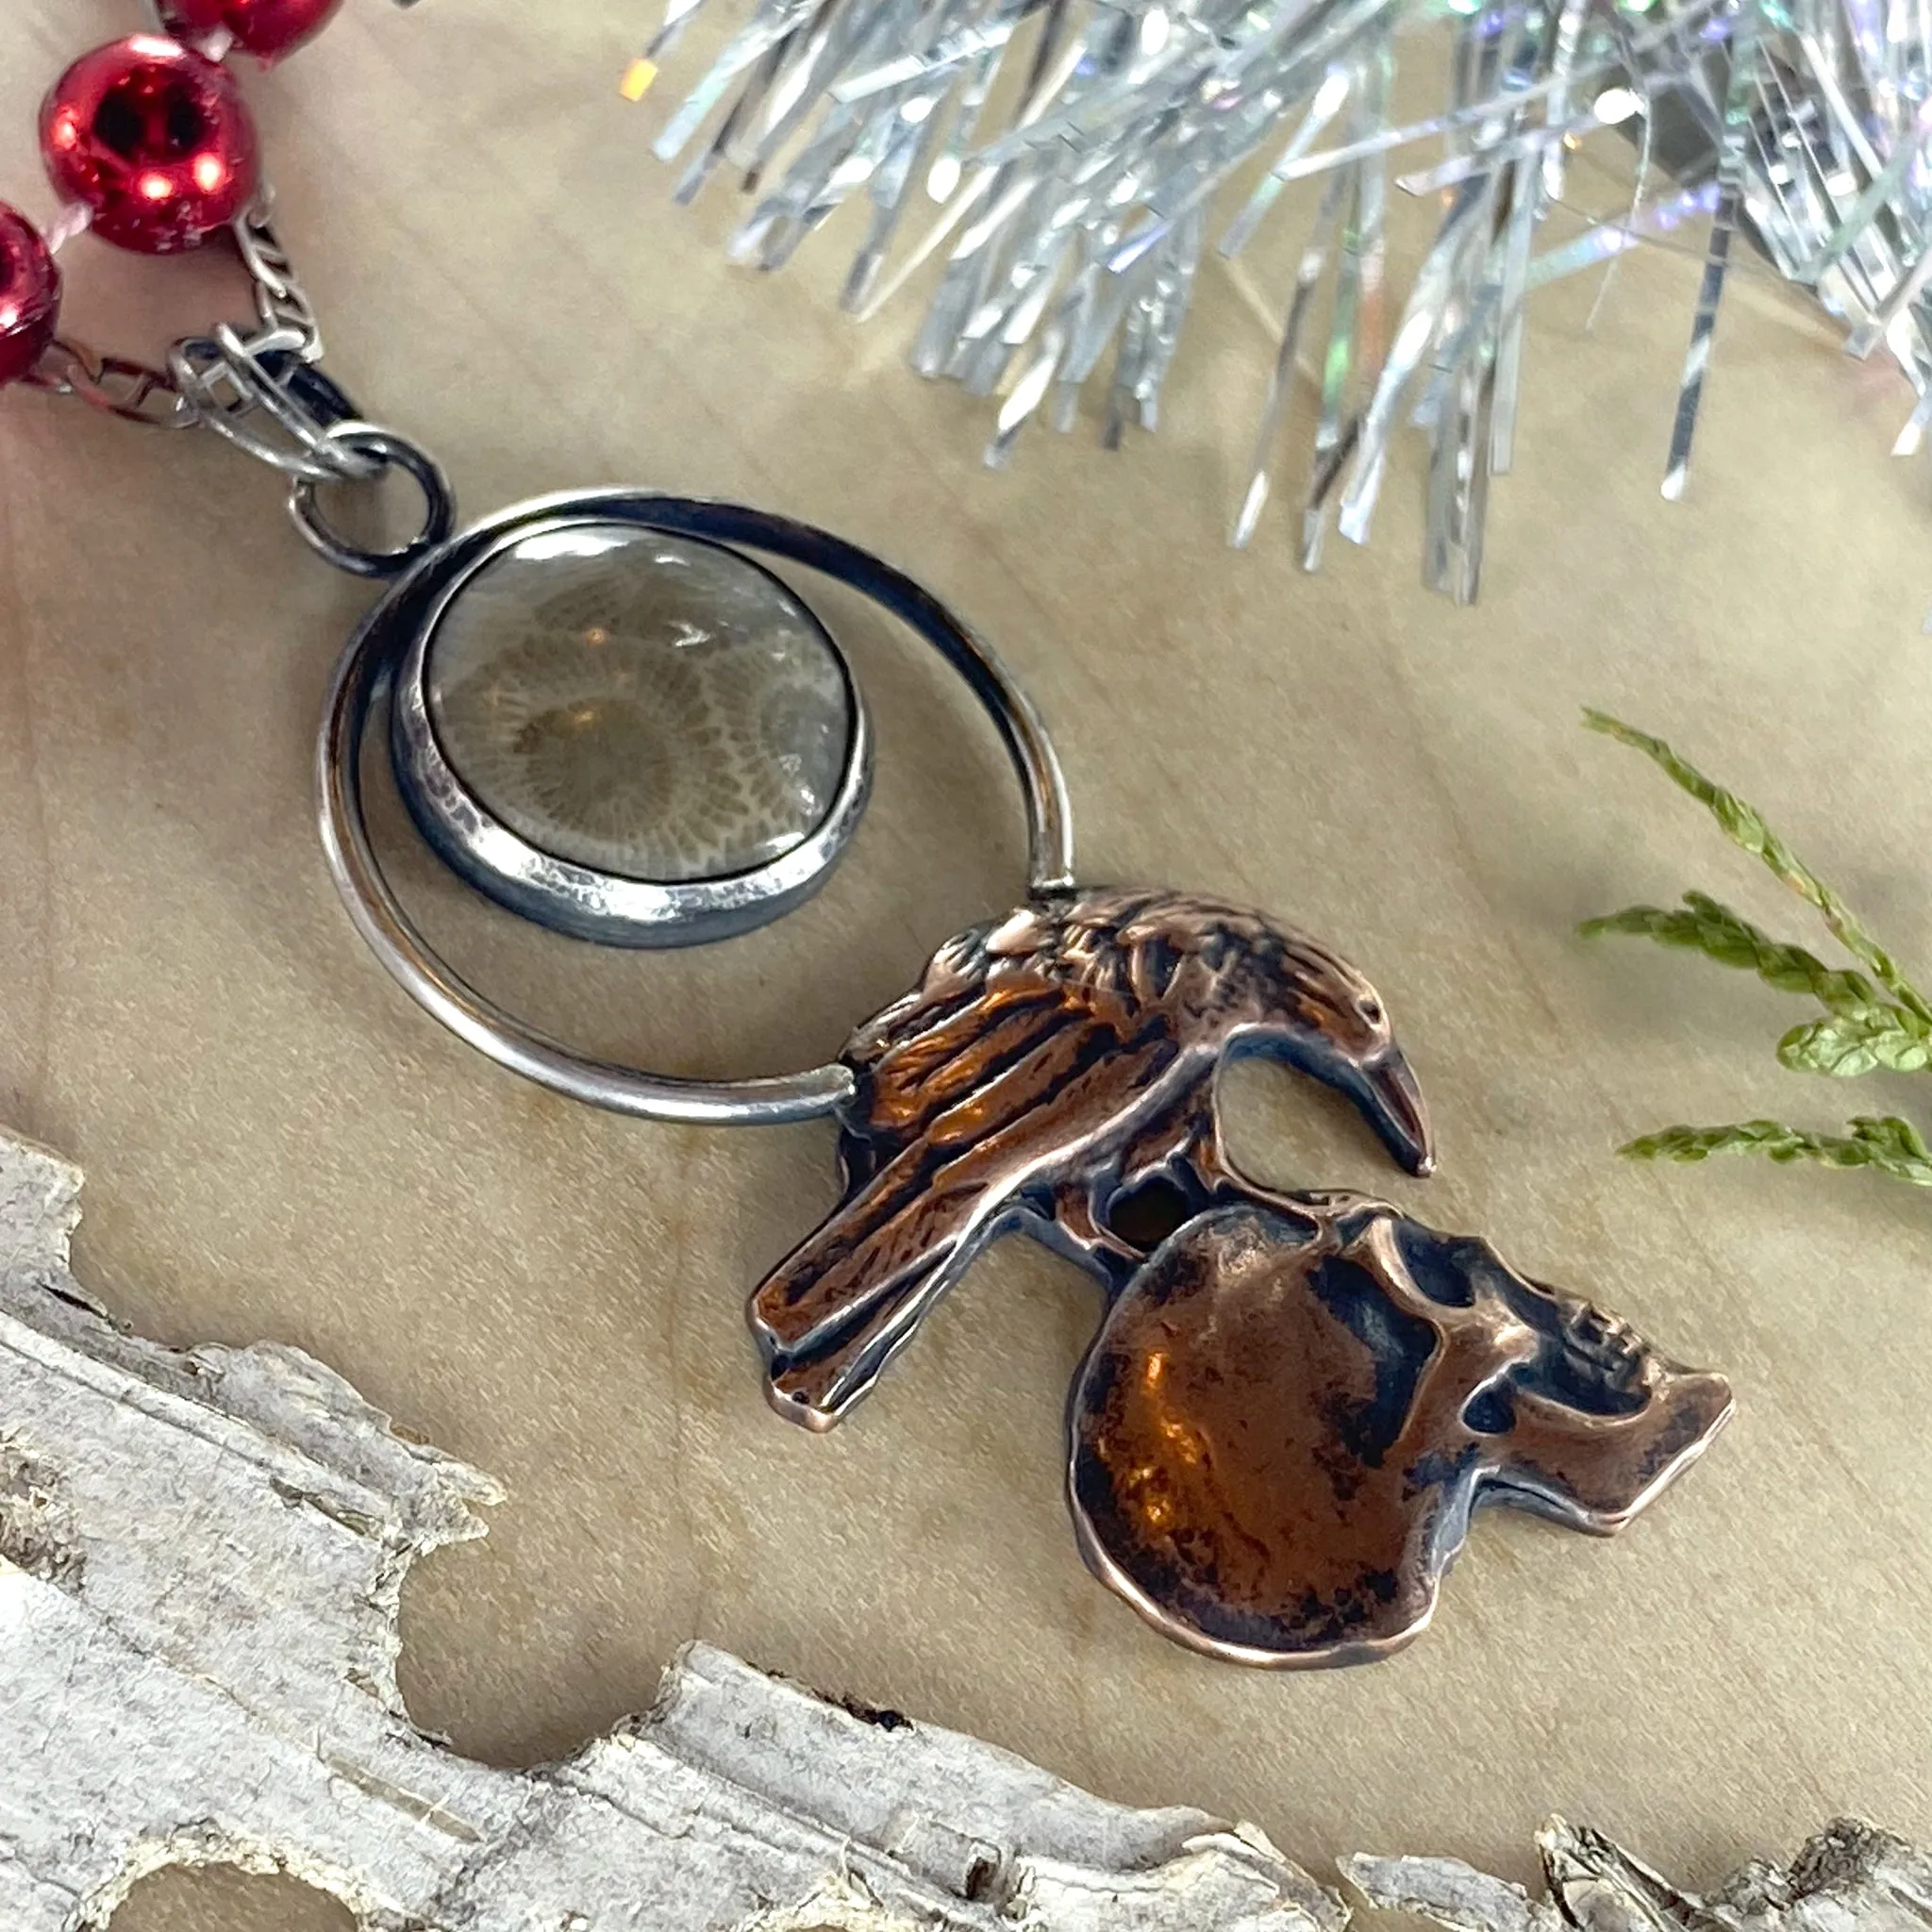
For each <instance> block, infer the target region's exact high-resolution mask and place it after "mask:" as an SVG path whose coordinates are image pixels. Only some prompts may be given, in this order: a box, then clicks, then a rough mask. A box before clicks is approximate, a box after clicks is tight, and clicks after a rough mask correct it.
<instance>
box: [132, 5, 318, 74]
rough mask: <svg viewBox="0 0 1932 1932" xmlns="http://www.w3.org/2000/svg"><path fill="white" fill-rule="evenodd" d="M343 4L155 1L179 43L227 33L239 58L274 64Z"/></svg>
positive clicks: (164, 20)
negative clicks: (251, 56) (252, 57)
mask: <svg viewBox="0 0 1932 1932" xmlns="http://www.w3.org/2000/svg"><path fill="white" fill-rule="evenodd" d="M341 4H342V0H160V13H161V21H162V24H163V25H165V26H166V27H167V29H168V31H169V32H170V33H171V34H178V35H179V36H180V37H181V38H182V39H183V40H184V41H198V40H201V39H202V38H203V37H204V36H206V35H208V34H219V33H228V34H231V35H233V37H234V41H235V44H236V45H237V46H238V47H240V48H241V49H242V52H243V53H244V54H254V55H256V56H257V57H258V58H260V59H263V60H278V59H280V58H281V57H282V56H283V55H284V54H289V53H292V52H293V51H294V50H295V48H297V47H299V46H300V45H301V44H302V42H304V41H306V40H308V39H310V38H312V37H313V36H314V35H316V34H319V33H320V32H321V31H322V30H323V28H324V27H325V26H326V25H328V21H329V16H330V15H331V14H333V13H334V12H335V10H336V8H338V7H340V6H341Z"/></svg>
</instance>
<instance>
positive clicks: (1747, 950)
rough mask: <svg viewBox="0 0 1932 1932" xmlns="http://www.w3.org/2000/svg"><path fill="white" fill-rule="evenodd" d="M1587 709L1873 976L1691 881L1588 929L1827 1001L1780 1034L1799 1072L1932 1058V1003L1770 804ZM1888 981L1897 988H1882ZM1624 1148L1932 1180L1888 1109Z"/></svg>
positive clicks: (1916, 1139)
mask: <svg viewBox="0 0 1932 1932" xmlns="http://www.w3.org/2000/svg"><path fill="white" fill-rule="evenodd" d="M1583 717H1584V723H1585V724H1586V725H1588V726H1589V728H1590V729H1591V730H1592V731H1601V732H1603V733H1604V734H1605V735H1606V736H1607V737H1609V738H1614V739H1616V740H1617V741H1619V742H1620V743H1623V744H1627V745H1631V746H1633V747H1634V748H1635V749H1637V750H1638V751H1641V752H1642V753H1644V754H1645V755H1646V756H1647V757H1648V758H1651V759H1652V760H1654V761H1655V762H1656V763H1657V765H1658V766H1659V767H1660V768H1661V769H1662V770H1663V771H1664V772H1665V773H1667V774H1669V775H1670V777H1671V778H1672V779H1673V780H1674V782H1675V783H1676V784H1677V785H1678V786H1679V787H1681V788H1682V790H1684V791H1687V792H1689V793H1690V794H1691V797H1692V798H1694V799H1696V800H1697V801H1698V803H1699V804H1701V805H1702V806H1704V807H1705V808H1706V809H1707V810H1708V811H1709V812H1710V814H1711V816H1712V817H1713V818H1715V819H1716V820H1717V822H1718V824H1720V825H1721V826H1722V827H1723V828H1724V832H1725V834H1726V836H1727V837H1729V838H1730V840H1731V841H1732V842H1733V843H1734V844H1737V845H1739V846H1740V847H1742V849H1743V850H1744V851H1746V852H1748V853H1750V854H1751V855H1752V856H1753V857H1754V858H1757V859H1760V860H1761V861H1762V862H1763V863H1764V865H1765V866H1766V867H1767V868H1768V869H1769V870H1770V871H1771V873H1772V874H1774V876H1775V877H1777V878H1778V879H1780V880H1782V881H1783V883H1784V884H1785V885H1787V886H1789V887H1790V890H1791V891H1794V892H1795V893H1797V895H1798V896H1799V897H1800V898H1801V899H1803V900H1804V901H1805V902H1806V904H1807V905H1808V906H1810V907H1812V908H1814V909H1815V910H1816V911H1817V912H1818V913H1819V915H1820V916H1821V917H1822V918H1823V920H1824V924H1825V927H1826V929H1827V930H1828V931H1829V932H1831V934H1832V935H1833V936H1834V937H1835V938H1836V939H1837V940H1838V941H1839V942H1840V944H1841V945H1842V946H1843V947H1844V948H1845V950H1846V951H1847V952H1849V953H1850V954H1851V955H1852V957H1853V958H1855V959H1857V961H1858V962H1859V964H1860V965H1862V966H1863V967H1864V968H1865V969H1866V972H1867V973H1869V974H1871V978H1867V977H1866V975H1865V974H1864V973H1859V972H1856V971H1854V970H1852V969H1850V968H1846V967H1833V966H1827V965H1826V964H1825V963H1824V961H1823V960H1822V959H1820V958H1817V957H1816V956H1815V955H1813V954H1811V953H1809V952H1807V950H1806V949H1805V948H1804V947H1803V946H1798V945H1793V944H1791V943H1790V942H1789V941H1784V940H1777V939H1774V938H1772V937H1771V936H1770V935H1769V934H1767V933H1764V932H1761V931H1760V930H1759V929H1758V928H1757V926H1755V925H1753V924H1751V923H1750V922H1749V921H1748V920H1746V919H1742V918H1740V916H1739V915H1738V914H1737V913H1735V912H1733V911H1732V910H1731V909H1730V908H1728V907H1726V906H1724V905H1721V904H1720V903H1719V902H1718V901H1717V900H1715V899H1713V898H1711V897H1710V896H1709V895H1708V894H1707V893H1704V892H1687V893H1685V895H1684V908H1683V909H1682V910H1677V909H1669V910H1667V909H1665V908H1661V907H1657V906H1632V907H1628V908H1625V909H1624V911H1622V912H1613V913H1611V914H1610V915H1609V916H1608V917H1607V918H1604V919H1592V920H1589V921H1587V922H1586V923H1585V924H1584V925H1583V926H1582V928H1581V930H1582V931H1583V932H1584V933H1585V934H1586V935H1587V936H1591V937H1594V936H1596V935H1599V934H1604V933H1625V934H1631V935H1635V936H1636V937H1639V938H1642V939H1648V940H1652V941H1656V942H1657V944H1659V945H1665V946H1678V947H1682V948H1684V949H1686V950H1688V951H1691V952H1696V953H1701V954H1703V955H1704V957H1705V958H1707V959H1714V960H1716V961H1717V962H1718V964H1719V965H1721V966H1729V967H1732V968H1734V969H1736V970H1739V971H1741V972H1747V973H1755V974H1757V976H1758V978H1760V979H1761V980H1763V981H1764V982H1765V984H1766V985H1768V986H1774V987H1775V988H1777V990H1778V991H1780V992H1790V993H1797V994H1800V995H1803V996H1806V997H1808V998H1811V999H1814V1000H1816V1001H1817V1002H1818V1004H1819V1005H1820V1006H1821V1007H1823V1008H1824V1017H1823V1018H1821V1019H1817V1020H1811V1021H1807V1022H1806V1023H1804V1024H1801V1025H1797V1026H1793V1027H1792V1028H1791V1029H1790V1032H1788V1033H1787V1034H1786V1035H1785V1036H1784V1038H1783V1039H1782V1040H1780V1041H1778V1045H1777V1057H1778V1058H1779V1060H1780V1061H1781V1062H1782V1063H1783V1064H1784V1065H1785V1066H1787V1067H1790V1068H1791V1069H1792V1070H1793V1071H1795V1072H1799V1073H1810V1074H1830V1075H1832V1076H1833V1077H1835V1078H1839V1079H1848V1078H1852V1077H1855V1076H1856V1075H1857V1074H1869V1073H1872V1072H1874V1071H1875V1070H1878V1069H1881V1068H1882V1069H1884V1070H1886V1071H1888V1072H1890V1073H1896V1074H1922V1073H1925V1072H1927V1071H1928V1070H1932V1003H1928V1002H1927V1000H1926V999H1925V996H1924V994H1923V993H1921V992H1920V991H1919V990H1918V989H1917V988H1916V987H1915V986H1914V985H1913V984H1912V982H1911V981H1910V980H1909V979H1908V978H1907V976H1906V974H1905V973H1904V972H1903V970H1902V969H1901V968H1900V967H1899V965H1898V963H1897V961H1896V960H1894V959H1893V958H1892V957H1891V955H1890V953H1888V952H1887V951H1886V950H1885V949H1884V947H1882V946H1881V945H1880V944H1879V943H1878V941H1876V940H1875V939H1874V938H1873V937H1872V935H1871V934H1870V933H1869V932H1868V931H1867V930H1866V929H1865V927H1864V926H1863V925H1862V924H1859V922H1858V920H1857V917H1856V916H1855V915H1854V913H1853V912H1852V909H1851V908H1850V907H1848V906H1847V905H1846V904H1845V903H1844V901H1843V900H1842V899H1840V897H1839V896H1838V894H1837V893H1836V892H1834V891H1832V890H1831V888H1830V887H1829V886H1827V885H1826V884H1825V883H1824V881H1823V880H1822V879H1821V878H1819V877H1818V875H1817V874H1815V873H1813V872H1812V871H1811V869H1810V868H1809V867H1808V866H1807V865H1806V864H1805V863H1804V862H1803V861H1802V860H1801V859H1800V858H1798V856H1797V854H1796V853H1794V852H1793V851H1792V850H1791V849H1790V846H1789V845H1787V844H1786V843H1785V842H1784V841H1783V840H1782V839H1780V838H1779V837H1778V835H1777V834H1776V833H1775V832H1774V831H1773V830H1772V828H1771V826H1770V825H1768V824H1766V823H1765V821H1764V818H1763V816H1762V814H1761V813H1759V812H1758V811H1757V808H1755V807H1753V806H1750V805H1748V804H1746V803H1745V802H1744V800H1742V799H1741V798H1739V797H1737V796H1736V795H1735V794H1734V793H1732V792H1729V791H1724V788H1723V787H1722V786H1719V785H1715V784H1713V783H1712V782H1711V781H1710V780H1709V779H1708V778H1707V777H1706V776H1705V775H1704V774H1703V773H1701V772H1700V771H1698V770H1697V769H1696V768H1695V767H1694V766H1692V765H1691V764H1688V763H1687V762H1686V761H1685V760H1684V759H1683V758H1679V757H1678V756H1677V754H1676V753H1675V752H1674V751H1673V750H1672V749H1671V747H1670V746H1669V745H1668V744H1666V743H1665V742H1664V741H1663V740H1662V739H1660V738H1652V737H1650V736H1649V735H1648V734H1647V733H1645V732H1641V731H1637V730H1634V729H1633V728H1632V727H1631V726H1630V725H1628V724H1622V723H1620V722H1619V721H1618V720H1617V719H1615V718H1611V717H1608V716H1607V715H1606V714H1605V713H1604V712H1602V711H1588V710H1587V711H1585V712H1584V714H1583ZM1874 980H1875V981H1876V982H1877V985H1876V986H1874V984H1873V982H1874ZM1879 988H1883V989H1884V991H1885V992H1886V993H1890V995H1891V997H1890V999H1887V998H1885V997H1884V996H1883V994H1881V992H1880V991H1879V990H1878V989H1879ZM1620 1151H1621V1152H1622V1153H1624V1154H1625V1155H1628V1156H1629V1157H1630V1158H1633V1159H1638V1160H1679V1161H1697V1160H1704V1159H1707V1158H1709V1157H1710V1156H1711V1155H1713V1154H1757V1155H1760V1156H1762V1157H1763V1158H1766V1159H1768V1160H1775V1161H1779V1162H1790V1161H1795V1160H1808V1161H1817V1162H1820V1163H1822V1164H1823V1165H1824V1166H1827V1167H1864V1168H1870V1169H1872V1170H1874V1172H1876V1173H1879V1174H1890V1175H1891V1176H1893V1177H1894V1178H1895V1179H1898V1180H1904V1181H1909V1182H1911V1183H1912V1184H1913V1185H1914V1186H1917V1187H1932V1149H1928V1148H1927V1146H1926V1144H1925V1141H1924V1138H1923V1137H1922V1136H1921V1135H1920V1133H1919V1130H1918V1129H1917V1128H1916V1127H1915V1126H1913V1125H1912V1124H1911V1123H1910V1122H1909V1121H1903V1120H1899V1119H1897V1118H1896V1117H1894V1116H1890V1115H1887V1116H1883V1117H1878V1116H1873V1115H1861V1116H1859V1117H1858V1118H1857V1119H1856V1120H1854V1121H1852V1122H1851V1124H1850V1131H1849V1133H1847V1134H1843V1135H1838V1134H1810V1133H1805V1132H1803V1131H1801V1130H1800V1129H1798V1128H1796V1127H1790V1126H1786V1125H1785V1124H1783V1123H1781V1122H1778V1121H1761V1120H1760V1121H1744V1122H1740V1123H1738V1124H1734V1125H1730V1126H1722V1127H1667V1128H1665V1129H1664V1130H1663V1131H1662V1132H1661V1133H1657V1134H1646V1135H1644V1136H1642V1137H1641V1139H1639V1140H1635V1141H1631V1142H1630V1143H1629V1144H1628V1145H1627V1146H1625V1147H1624V1148H1622V1149H1621V1150H1620Z"/></svg>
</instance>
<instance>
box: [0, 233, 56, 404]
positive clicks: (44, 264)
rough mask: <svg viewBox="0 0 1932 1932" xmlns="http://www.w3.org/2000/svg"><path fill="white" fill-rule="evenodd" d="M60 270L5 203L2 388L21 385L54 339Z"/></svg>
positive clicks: (0, 250)
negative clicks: (16, 384) (12, 384)
mask: <svg viewBox="0 0 1932 1932" xmlns="http://www.w3.org/2000/svg"><path fill="white" fill-rule="evenodd" d="M59 315H60V271H59V270H58V269H57V268H56V267H55V266H54V258H53V257H52V256H51V255H49V254H48V253H47V244H46V243H45V242H42V240H41V235H40V230H39V229H37V228H36V227H35V226H34V225H33V224H32V223H31V222H29V221H28V220H27V219H26V217H25V215H22V214H20V213H18V212H17V211H16V210H15V209H13V208H8V206H7V205H6V203H5V202H0V383H8V382H18V381H19V380H20V378H21V377H22V376H23V375H26V374H27V372H28V371H29V370H30V369H32V367H33V366H34V364H35V363H36V362H38V361H39V360H40V359H41V352H42V350H43V349H44V348H45V347H46V346H47V344H48V343H49V342H50V341H53V340H54V325H55V323H56V322H57V321H58V319H59Z"/></svg>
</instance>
